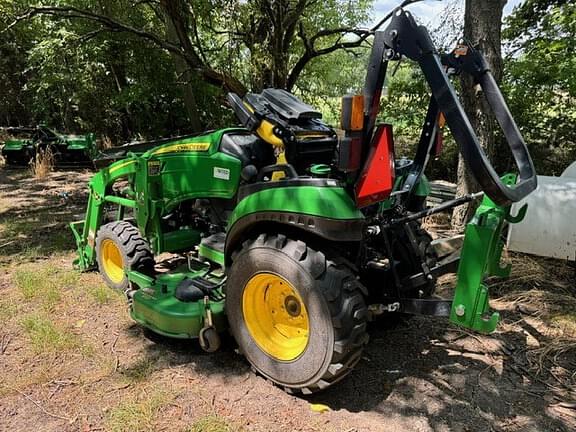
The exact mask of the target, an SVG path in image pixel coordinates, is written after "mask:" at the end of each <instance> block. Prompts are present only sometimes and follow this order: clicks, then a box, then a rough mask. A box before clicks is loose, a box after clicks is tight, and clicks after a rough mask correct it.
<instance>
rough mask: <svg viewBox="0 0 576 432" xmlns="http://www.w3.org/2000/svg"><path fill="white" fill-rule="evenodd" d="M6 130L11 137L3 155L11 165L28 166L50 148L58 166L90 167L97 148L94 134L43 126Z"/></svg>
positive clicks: (3, 150) (3, 149)
mask: <svg viewBox="0 0 576 432" xmlns="http://www.w3.org/2000/svg"><path fill="white" fill-rule="evenodd" d="M4 132H5V133H6V134H7V135H9V136H10V138H9V139H7V140H6V141H5V142H4V145H3V147H2V156H3V157H4V159H5V160H6V163H7V164H8V165H12V166H27V165H28V164H29V163H30V161H32V160H34V158H35V157H36V155H37V154H39V153H41V152H45V151H47V150H50V152H51V153H52V156H53V158H54V163H55V165H57V166H60V167H63V166H91V165H92V158H94V156H95V155H96V151H97V149H96V139H95V136H94V134H93V133H90V134H86V135H62V134H60V133H58V132H55V131H53V130H52V129H50V128H48V127H46V126H44V125H39V126H36V127H33V128H29V127H13V128H5V129H4Z"/></svg>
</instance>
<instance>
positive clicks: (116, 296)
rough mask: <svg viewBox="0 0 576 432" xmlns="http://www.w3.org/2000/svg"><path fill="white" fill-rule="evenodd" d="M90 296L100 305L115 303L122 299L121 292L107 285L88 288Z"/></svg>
mask: <svg viewBox="0 0 576 432" xmlns="http://www.w3.org/2000/svg"><path fill="white" fill-rule="evenodd" d="M88 294H89V295H90V297H92V299H94V301H95V302H96V303H97V304H99V305H105V304H109V303H115V302H117V301H119V300H121V299H122V295H121V293H120V292H119V291H114V290H113V289H111V288H109V287H107V286H106V285H101V284H100V285H95V286H91V287H90V288H88Z"/></svg>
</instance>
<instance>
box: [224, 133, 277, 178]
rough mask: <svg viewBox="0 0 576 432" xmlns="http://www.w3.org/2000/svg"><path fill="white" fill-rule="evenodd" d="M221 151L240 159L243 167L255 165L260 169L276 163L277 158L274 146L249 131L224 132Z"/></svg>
mask: <svg viewBox="0 0 576 432" xmlns="http://www.w3.org/2000/svg"><path fill="white" fill-rule="evenodd" d="M220 151H221V152H222V153H226V154H228V155H230V156H234V157H235V158H237V159H239V160H240V162H241V163H242V168H245V167H246V166H248V165H254V166H255V167H256V168H257V169H258V170H259V169H260V168H262V167H263V166H266V165H272V164H274V163H275V160H276V159H275V157H274V149H273V147H272V146H271V145H270V144H268V143H266V142H264V141H263V140H261V139H260V138H258V137H257V136H256V135H255V134H253V133H250V132H248V131H246V132H237V131H234V132H229V133H226V134H224V135H223V136H222V141H220Z"/></svg>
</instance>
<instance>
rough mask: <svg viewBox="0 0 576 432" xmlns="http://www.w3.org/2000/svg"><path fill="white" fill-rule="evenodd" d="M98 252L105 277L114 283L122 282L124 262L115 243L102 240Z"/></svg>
mask: <svg viewBox="0 0 576 432" xmlns="http://www.w3.org/2000/svg"><path fill="white" fill-rule="evenodd" d="M100 252H101V254H102V266H103V267H104V272H105V273H106V276H108V278H109V279H110V280H111V281H112V282H114V283H120V282H122V279H124V260H123V259H122V252H120V249H119V248H118V246H116V243H114V241H113V240H110V239H104V240H103V241H102V244H101V246H100Z"/></svg>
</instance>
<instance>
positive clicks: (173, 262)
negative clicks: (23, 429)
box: [71, 2, 536, 393]
mask: <svg viewBox="0 0 576 432" xmlns="http://www.w3.org/2000/svg"><path fill="white" fill-rule="evenodd" d="M408 3H409V2H408ZM403 5H404V4H403ZM402 56H404V57H408V58H409V59H412V60H414V61H416V62H417V63H418V64H419V65H420V67H421V68H422V71H423V73H424V76H425V77H426V80H427V82H428V84H429V86H430V89H431V98H430V103H429V107H428V113H427V116H426V119H425V120H424V125H423V130H422V134H421V138H420V141H419V143H418V146H417V151H416V154H415V156H414V158H413V160H408V159H397V158H395V155H394V146H393V139H392V127H391V126H390V125H386V124H380V125H377V124H376V118H377V114H378V107H379V101H380V94H381V90H382V88H383V84H384V79H385V75H386V67H387V65H388V63H389V62H390V61H397V60H399V59H400V58H401V57H402ZM447 71H448V72H447ZM457 73H468V74H471V75H472V76H473V77H474V78H475V79H476V81H477V83H478V84H479V85H480V86H481V87H482V88H483V89H484V91H485V95H486V97H487V99H488V102H489V104H490V105H491V107H492V109H493V111H494V114H495V116H496V118H497V119H498V121H499V122H500V125H501V126H502V129H503V134H504V136H505V137H506V139H507V140H508V142H509V144H510V148H511V151H512V153H513V155H514V158H515V160H516V165H517V168H518V172H517V173H515V174H509V175H505V176H503V177H502V178H500V177H499V176H498V175H497V174H496V172H495V171H494V169H493V168H492V166H491V165H490V163H489V161H488V160H487V159H486V156H485V155H484V153H483V151H482V148H481V146H480V145H479V143H478V139H477V137H476V135H475V133H474V130H473V129H472V127H471V125H470V122H469V120H468V118H467V117H466V114H465V113H464V110H463V109H462V105H461V103H460V101H459V100H458V97H457V95H456V92H455V91H454V88H453V86H452V84H451V83H450V76H451V75H453V74H457ZM228 100H229V102H230V105H231V106H232V108H233V109H234V111H235V113H236V114H237V117H238V119H239V122H240V123H241V124H242V127H234V128H229V129H223V130H217V131H212V132H206V133H203V134H199V135H190V136H183V137H178V138H170V139H166V140H163V141H156V142H148V143H139V144H134V145H127V146H124V147H119V148H115V149H111V150H110V151H108V153H106V154H105V156H104V157H103V158H101V159H100V160H98V161H97V164H98V165H99V166H100V168H101V169H100V171H99V172H98V173H97V174H96V175H95V176H94V177H93V179H92V180H91V182H90V196H89V201H88V209H87V212H86V218H85V220H84V221H79V222H73V223H72V224H71V227H72V229H73V232H74V235H75V237H76V241H77V245H78V258H77V260H76V261H75V264H76V265H77V267H78V268H79V269H81V270H89V269H93V268H98V269H99V271H100V273H101V274H102V276H103V278H104V279H105V281H106V282H107V284H108V285H109V286H111V287H113V288H117V289H120V290H123V291H124V292H125V293H126V296H127V299H128V302H129V307H130V314H131V316H132V318H133V319H134V320H135V321H136V322H138V323H139V324H141V325H142V326H144V327H146V328H148V329H151V330H152V331H154V332H156V333H159V334H162V335H166V336H170V337H174V338H198V339H199V342H200V345H201V346H202V347H203V348H204V349H205V350H207V351H214V350H216V349H217V348H218V347H219V345H220V339H219V333H220V332H222V331H225V330H229V331H230V332H231V334H232V335H233V336H234V338H235V340H236V342H237V344H238V347H239V350H240V352H241V353H243V354H244V355H245V356H246V358H247V359H248V361H249V362H250V363H251V364H252V366H253V367H254V369H256V370H257V371H258V372H259V373H260V374H262V375H263V376H265V377H267V378H268V379H270V380H271V381H273V382H275V383H276V384H278V385H279V386H281V387H282V388H284V389H285V390H286V391H291V392H301V393H310V392H314V391H318V390H321V389H324V388H326V387H328V386H330V385H332V384H334V383H336V382H337V381H339V380H341V379H342V378H344V377H345V376H346V375H347V374H348V373H349V372H350V370H351V369H352V368H353V367H354V365H355V364H356V363H357V362H358V361H359V359H360V357H361V354H362V349H363V347H364V346H365V344H366V343H367V342H368V334H367V322H369V321H370V320H373V319H376V318H377V317H378V316H381V315H386V314H393V313H399V312H401V313H411V314H425V315H436V316H446V317H449V318H450V320H451V321H452V322H454V323H457V324H458V325H461V326H464V327H467V328H471V329H475V330H478V331H482V332H490V331H492V330H494V328H495V327H496V324H497V321H498V314H497V313H490V311H489V306H488V292H487V289H486V288H485V287H484V286H483V285H482V280H483V277H484V276H486V275H500V276H505V275H506V274H507V272H508V271H509V269H508V268H502V267H501V266H500V263H499V262H500V254H501V251H502V246H503V244H502V241H501V232H502V229H503V226H504V224H505V223H506V222H511V223H512V222H515V221H518V220H520V219H521V218H522V214H519V215H516V216H512V215H510V204H511V203H512V202H515V201H518V200H520V199H522V198H523V197H525V196H526V195H527V194H529V193H530V192H531V191H533V190H534V188H535V187H536V176H535V172H534V167H533V164H532V161H531V159H530V155H529V154H528V151H527V149H526V146H525V144H524V141H523V139H522V137H521V135H520V133H519V131H518V128H517V127H516V125H515V123H514V120H513V118H512V117H511V115H510V112H509V111H508V109H507V107H506V104H505V102H504V100H503V98H502V95H501V93H500V91H499V89H498V87H497V86H496V84H495V82H494V79H493V77H492V74H491V73H490V70H489V68H488V67H487V64H486V62H485V61H484V58H483V56H482V55H481V53H480V52H478V51H476V50H475V49H473V48H472V47H470V46H460V47H458V49H457V50H456V51H455V52H453V53H450V54H446V55H439V54H438V53H437V52H436V50H435V49H434V47H433V45H432V43H431V41H430V38H429V35H428V32H427V30H426V29H425V28H424V27H422V26H419V25H418V24H417V23H416V22H415V20H414V18H413V17H412V16H411V15H410V13H409V12H407V11H405V10H404V9H403V8H402V7H400V8H397V9H396V10H395V11H394V13H393V15H392V20H391V22H390V24H389V26H388V28H387V29H386V30H385V31H382V32H375V34H374V41H373V48H372V54H371V57H370V63H369V65H368V74H367V77H366V82H365V87H364V94H363V95H360V96H346V97H344V98H343V101H342V118H341V128H342V132H341V133H340V134H338V135H337V134H336V132H335V131H334V130H333V129H332V128H331V127H329V126H328V125H326V124H324V123H323V122H322V121H321V115H320V113H319V112H317V111H316V110H314V108H312V107H311V106H309V105H306V104H304V103H302V102H301V101H300V100H298V99H297V98H296V97H295V96H293V95H291V94H289V93H287V92H285V91H283V90H277V89H267V90H264V91H263V92H262V93H260V94H247V95H244V97H242V98H241V97H240V96H238V95H236V94H229V95H228ZM444 119H445V121H446V123H447V124H448V126H449V127H450V130H451V133H452V135H453V136H454V138H455V140H456V142H457V143H458V144H459V146H460V149H461V152H462V154H463V155H464V157H465V158H466V160H467V162H468V166H469V168H470V170H471V171H472V173H473V174H474V176H475V177H476V180H478V182H479V184H480V185H481V186H482V188H483V191H484V193H478V194H471V195H468V196H464V197H459V198H457V199H455V200H454V201H451V202H448V203H444V204H442V205H441V206H439V207H435V208H432V209H428V208H426V206H425V200H426V195H427V193H428V190H429V187H428V183H427V180H426V177H425V175H424V170H425V168H426V165H427V163H428V161H429V159H430V158H433V157H434V156H435V155H436V154H437V152H438V151H439V149H440V147H441V146H440V145H439V144H440V140H441V137H440V129H441V126H442V123H443V122H444ZM482 195H484V198H483V201H482V204H481V205H480V207H479V209H478V211H477V213H476V216H475V217H474V219H473V220H472V221H471V222H470V224H469V225H468V226H467V228H466V234H465V240H464V245H463V249H462V251H461V254H460V257H448V258H446V259H442V260H440V259H439V257H438V256H437V254H436V253H435V251H434V248H433V247H432V245H431V238H430V235H429V234H428V233H427V232H426V231H425V230H423V229H422V227H421V226H420V223H419V219H421V218H423V217H425V216H427V215H430V214H433V213H436V212H439V211H444V210H446V209H449V208H452V207H454V206H456V205H460V204H462V203H465V202H468V201H471V200H474V199H477V198H480V196H482ZM524 211H525V208H524ZM166 253H170V254H169V255H166ZM160 254H164V257H166V258H165V259H162V260H157V261H158V262H156V260H155V257H158V255H160ZM448 272H456V273H457V274H458V282H457V287H456V294H455V297H454V299H452V300H443V299H438V298H435V297H433V294H434V288H435V280H436V278H437V277H438V276H439V275H441V274H444V273H448Z"/></svg>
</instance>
